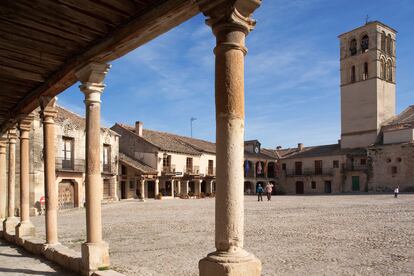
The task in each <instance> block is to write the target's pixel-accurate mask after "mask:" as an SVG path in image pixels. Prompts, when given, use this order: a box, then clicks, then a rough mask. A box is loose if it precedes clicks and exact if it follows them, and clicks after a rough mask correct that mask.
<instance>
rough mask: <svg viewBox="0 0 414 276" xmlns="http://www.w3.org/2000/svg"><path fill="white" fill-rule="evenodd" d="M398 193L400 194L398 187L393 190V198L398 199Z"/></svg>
mask: <svg viewBox="0 0 414 276" xmlns="http://www.w3.org/2000/svg"><path fill="white" fill-rule="evenodd" d="M399 192H400V186H397V188H395V189H394V198H397V197H398V193H399Z"/></svg>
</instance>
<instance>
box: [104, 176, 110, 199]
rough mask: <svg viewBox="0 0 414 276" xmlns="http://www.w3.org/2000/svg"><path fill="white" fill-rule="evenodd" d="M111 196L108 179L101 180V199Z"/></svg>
mask: <svg viewBox="0 0 414 276" xmlns="http://www.w3.org/2000/svg"><path fill="white" fill-rule="evenodd" d="M110 196H111V183H110V181H109V179H104V180H103V197H104V198H105V197H110Z"/></svg>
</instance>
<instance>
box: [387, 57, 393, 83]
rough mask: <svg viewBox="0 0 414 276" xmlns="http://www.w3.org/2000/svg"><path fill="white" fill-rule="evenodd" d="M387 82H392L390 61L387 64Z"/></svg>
mask: <svg viewBox="0 0 414 276" xmlns="http://www.w3.org/2000/svg"><path fill="white" fill-rule="evenodd" d="M387 81H392V63H391V61H390V60H389V61H388V62H387Z"/></svg>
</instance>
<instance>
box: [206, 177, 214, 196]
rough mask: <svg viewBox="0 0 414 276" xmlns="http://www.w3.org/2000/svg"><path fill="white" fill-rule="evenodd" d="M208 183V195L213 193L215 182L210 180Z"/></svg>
mask: <svg viewBox="0 0 414 276" xmlns="http://www.w3.org/2000/svg"><path fill="white" fill-rule="evenodd" d="M206 182H207V183H206V184H207V187H206V189H207V193H210V194H211V193H212V192H213V180H209V181H206Z"/></svg>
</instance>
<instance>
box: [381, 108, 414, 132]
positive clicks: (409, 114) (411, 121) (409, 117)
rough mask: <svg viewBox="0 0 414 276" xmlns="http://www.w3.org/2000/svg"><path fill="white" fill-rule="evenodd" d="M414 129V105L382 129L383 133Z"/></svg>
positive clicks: (389, 121)
mask: <svg viewBox="0 0 414 276" xmlns="http://www.w3.org/2000/svg"><path fill="white" fill-rule="evenodd" d="M404 128H414V105H411V106H409V107H407V108H406V109H405V110H404V111H403V112H401V113H400V114H398V115H396V116H394V117H393V118H391V119H390V120H388V121H387V122H386V123H385V124H384V125H383V127H382V130H383V131H388V130H397V129H404Z"/></svg>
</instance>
